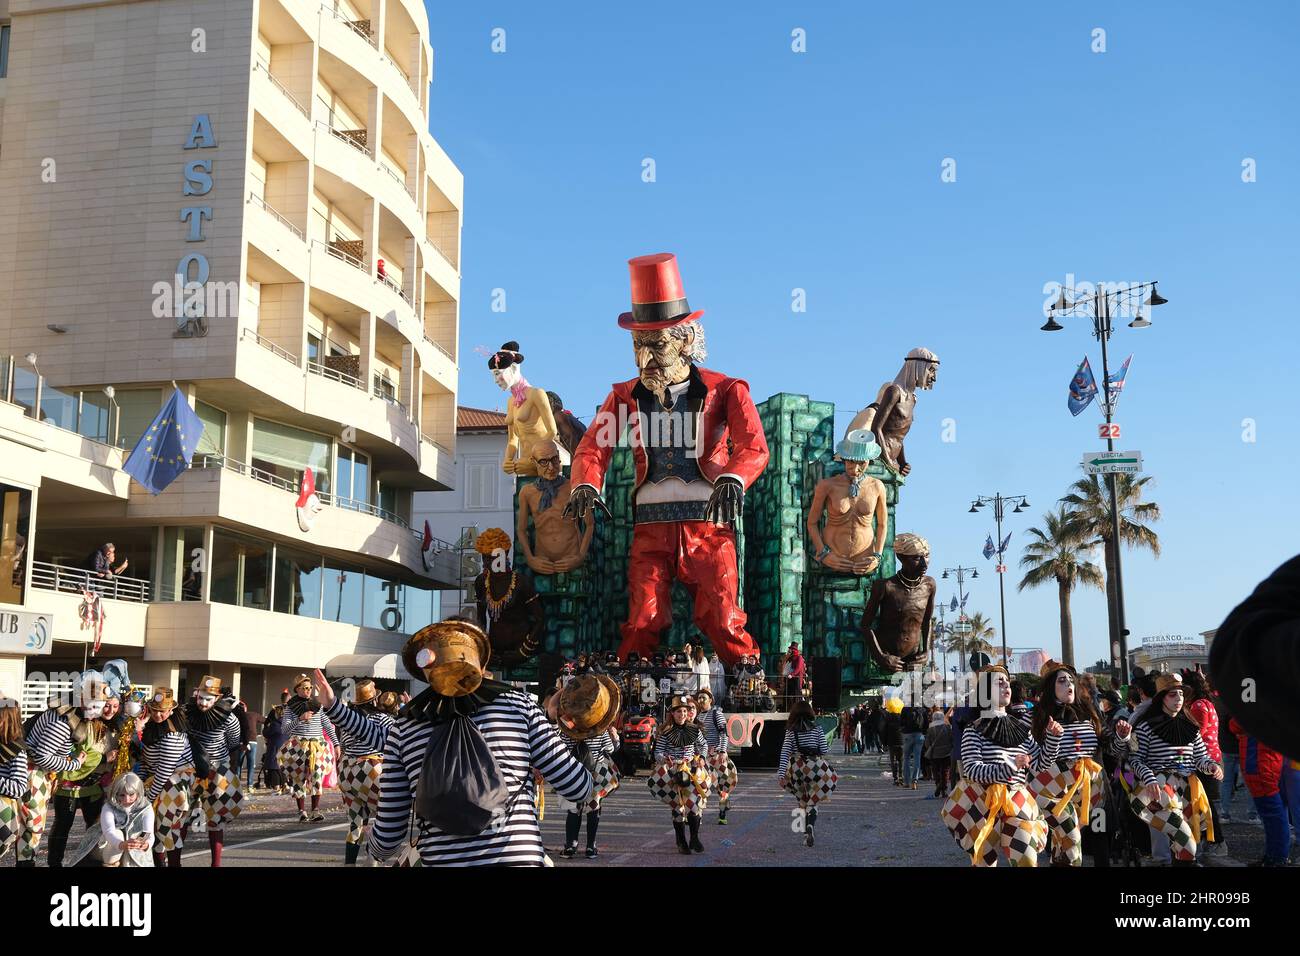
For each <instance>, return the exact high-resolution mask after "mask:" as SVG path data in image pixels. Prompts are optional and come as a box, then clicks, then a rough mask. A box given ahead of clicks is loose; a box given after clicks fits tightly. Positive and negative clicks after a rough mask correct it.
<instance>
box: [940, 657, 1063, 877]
mask: <svg viewBox="0 0 1300 956" xmlns="http://www.w3.org/2000/svg"><path fill="white" fill-rule="evenodd" d="M978 679H979V681H980V687H979V692H978V698H979V701H980V702H981V703H983V704H985V707H984V709H983V716H981V717H980V718H979V719H978V720H976V721H975V722H974V723H973V724H971V725H970V726H969V727H968V728H966V731H965V732H964V733H963V734H962V737H961V774H962V775H961V779H960V780H958V781H957V786H956V787H954V788H953V791H952V793H951V794H949V795H948V799H947V800H945V801H944V804H943V809H942V810H940V816H941V817H942V819H943V822H944V825H945V826H947V827H948V829H949V830H950V831H951V832H952V835H953V837H954V839H956V841H957V843H958V845H959V846H960V847H961V848H962V849H963V850H965V851H966V852H967V853H969V854H970V855H971V863H972V864H973V865H975V866H997V865H998V859H999V856H1001V857H1003V858H1005V859H1006V860H1007V862H1008V863H1010V864H1011V865H1012V866H1037V865H1038V854H1039V852H1040V851H1041V850H1042V849H1043V848H1044V847H1046V845H1047V822H1046V821H1045V820H1043V818H1042V814H1041V813H1039V810H1038V803H1037V801H1036V800H1035V799H1034V796H1033V794H1032V793H1030V792H1029V790H1028V788H1027V787H1026V786H1025V784H1026V781H1027V779H1028V777H1029V773H1030V768H1031V767H1033V766H1034V765H1035V764H1036V763H1038V761H1039V760H1040V759H1046V760H1055V759H1056V748H1057V745H1058V744H1059V742H1060V739H1061V733H1062V729H1061V725H1060V724H1059V723H1057V722H1056V721H1055V720H1049V721H1048V723H1047V727H1046V731H1047V734H1046V743H1045V744H1044V745H1043V746H1042V747H1039V745H1038V742H1037V741H1036V740H1034V738H1033V737H1032V736H1031V735H1030V733H1029V728H1028V727H1027V726H1026V725H1025V723H1024V722H1023V721H1021V720H1020V719H1018V718H1017V717H1015V716H1014V715H1011V714H1008V712H1007V705H1008V704H1010V703H1011V678H1010V676H1009V675H1008V674H1007V669H1006V668H1005V667H1003V666H1002V665H1001V664H994V665H991V666H989V667H984V668H981V669H980V671H979V674H978Z"/></svg>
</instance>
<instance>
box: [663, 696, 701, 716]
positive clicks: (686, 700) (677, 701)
mask: <svg viewBox="0 0 1300 956" xmlns="http://www.w3.org/2000/svg"><path fill="white" fill-rule="evenodd" d="M691 704H695V706H696V708H698V707H699V706H700V705H699V702H698V701H696V699H695V698H694V697H692V696H691V695H690V694H674V695H673V697H672V699H671V700H669V701H668V710H669V712H672V711H674V710H676V709H677V708H678V707H686V708H689V707H690V706H691Z"/></svg>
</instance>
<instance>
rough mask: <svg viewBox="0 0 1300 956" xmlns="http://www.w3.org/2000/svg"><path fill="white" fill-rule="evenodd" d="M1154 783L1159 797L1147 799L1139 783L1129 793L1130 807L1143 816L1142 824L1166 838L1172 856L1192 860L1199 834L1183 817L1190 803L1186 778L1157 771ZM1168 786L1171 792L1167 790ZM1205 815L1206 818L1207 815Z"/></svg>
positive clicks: (1177, 858) (1185, 817)
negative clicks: (1158, 791)
mask: <svg viewBox="0 0 1300 956" xmlns="http://www.w3.org/2000/svg"><path fill="white" fill-rule="evenodd" d="M1156 783H1157V784H1158V785H1159V787H1160V797H1159V799H1157V800H1155V801H1148V800H1146V799H1145V798H1144V797H1143V796H1142V789H1141V787H1140V785H1139V788H1138V789H1136V790H1134V791H1133V793H1132V794H1131V795H1130V796H1129V806H1131V807H1132V808H1133V812H1134V813H1136V814H1137V815H1138V816H1139V817H1141V818H1142V822H1143V823H1145V824H1146V825H1147V826H1149V827H1152V828H1154V829H1155V830H1158V831H1159V832H1161V833H1163V834H1164V835H1165V836H1167V837H1168V838H1169V848H1170V849H1171V850H1173V852H1174V859H1176V860H1180V861H1192V860H1195V859H1196V842H1197V840H1199V839H1200V836H1201V835H1200V834H1199V833H1193V832H1192V824H1191V821H1190V820H1188V819H1187V816H1186V812H1187V809H1188V807H1189V806H1190V804H1191V792H1190V789H1189V787H1188V784H1187V778H1186V777H1182V776H1179V775H1178V774H1172V773H1158V774H1156ZM1171 789H1172V790H1173V794H1170V792H1169V791H1170V790H1171ZM1205 818H1206V819H1207V820H1208V818H1209V814H1206V815H1205Z"/></svg>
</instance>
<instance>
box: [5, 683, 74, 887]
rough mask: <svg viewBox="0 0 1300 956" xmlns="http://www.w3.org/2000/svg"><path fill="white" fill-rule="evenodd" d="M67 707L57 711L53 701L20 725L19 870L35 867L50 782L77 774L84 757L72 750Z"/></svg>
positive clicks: (49, 796)
mask: <svg viewBox="0 0 1300 956" xmlns="http://www.w3.org/2000/svg"><path fill="white" fill-rule="evenodd" d="M71 709H72V708H70V707H68V706H62V707H60V706H59V705H58V703H57V698H54V699H52V700H51V702H50V707H49V709H48V710H44V711H42V712H41V713H40V714H38V715H37V716H36V717H32V718H28V720H27V723H26V724H25V725H24V730H25V734H26V739H27V794H26V796H25V797H24V799H23V805H22V812H21V814H20V817H19V819H20V821H21V823H22V827H21V829H20V831H19V834H18V860H17V863H16V865H17V866H22V867H28V866H35V865H36V848H37V847H39V846H40V845H41V836H42V835H43V834H44V833H45V823H46V820H47V819H48V815H49V802H50V798H51V796H52V795H53V791H54V782H55V780H56V779H57V778H58V775H59V774H60V773H64V772H67V771H71V770H78V769H80V768H81V765H82V763H84V762H85V755H84V754H82V753H81V752H80V751H79V750H77V749H76V748H75V747H74V746H73V742H72V726H71V724H69V722H68V714H69V713H70V712H71Z"/></svg>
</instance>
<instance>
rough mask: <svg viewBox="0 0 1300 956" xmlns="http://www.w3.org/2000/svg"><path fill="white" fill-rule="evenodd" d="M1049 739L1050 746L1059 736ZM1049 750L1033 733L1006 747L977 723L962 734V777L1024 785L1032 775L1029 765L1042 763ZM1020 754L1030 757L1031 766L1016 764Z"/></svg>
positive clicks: (986, 781)
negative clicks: (982, 731) (1030, 774)
mask: <svg viewBox="0 0 1300 956" xmlns="http://www.w3.org/2000/svg"><path fill="white" fill-rule="evenodd" d="M1008 716H1010V715H1008ZM1047 739H1048V746H1049V747H1050V746H1051V741H1053V740H1056V739H1059V738H1053V737H1048V738H1047ZM1045 749H1046V748H1041V747H1039V746H1038V741H1036V740H1035V739H1034V738H1033V736H1031V735H1030V734H1026V735H1025V739H1024V740H1023V741H1021V742H1020V743H1019V744H1016V745H1015V746H1014V747H1004V746H1002V745H1001V744H998V743H995V742H993V741H992V740H989V739H988V738H987V737H985V736H984V735H983V734H981V733H980V732H979V730H977V729H976V726H975V725H972V726H971V727H968V728H967V729H966V732H965V733H963V734H962V735H961V772H962V776H963V777H965V778H966V779H967V780H969V781H970V782H971V783H982V784H990V783H1005V784H1010V785H1016V784H1019V785H1021V786H1023V785H1024V783H1025V781H1026V780H1027V779H1028V778H1029V768H1030V767H1034V766H1036V765H1037V764H1038V762H1039V760H1040V759H1041V755H1042V754H1043V751H1044V750H1045ZM1048 752H1050V751H1048ZM1020 754H1026V755H1027V756H1028V757H1029V765H1028V766H1027V767H1023V768H1022V767H1017V766H1016V757H1017V756H1019V755H1020ZM1049 759H1052V758H1049Z"/></svg>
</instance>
